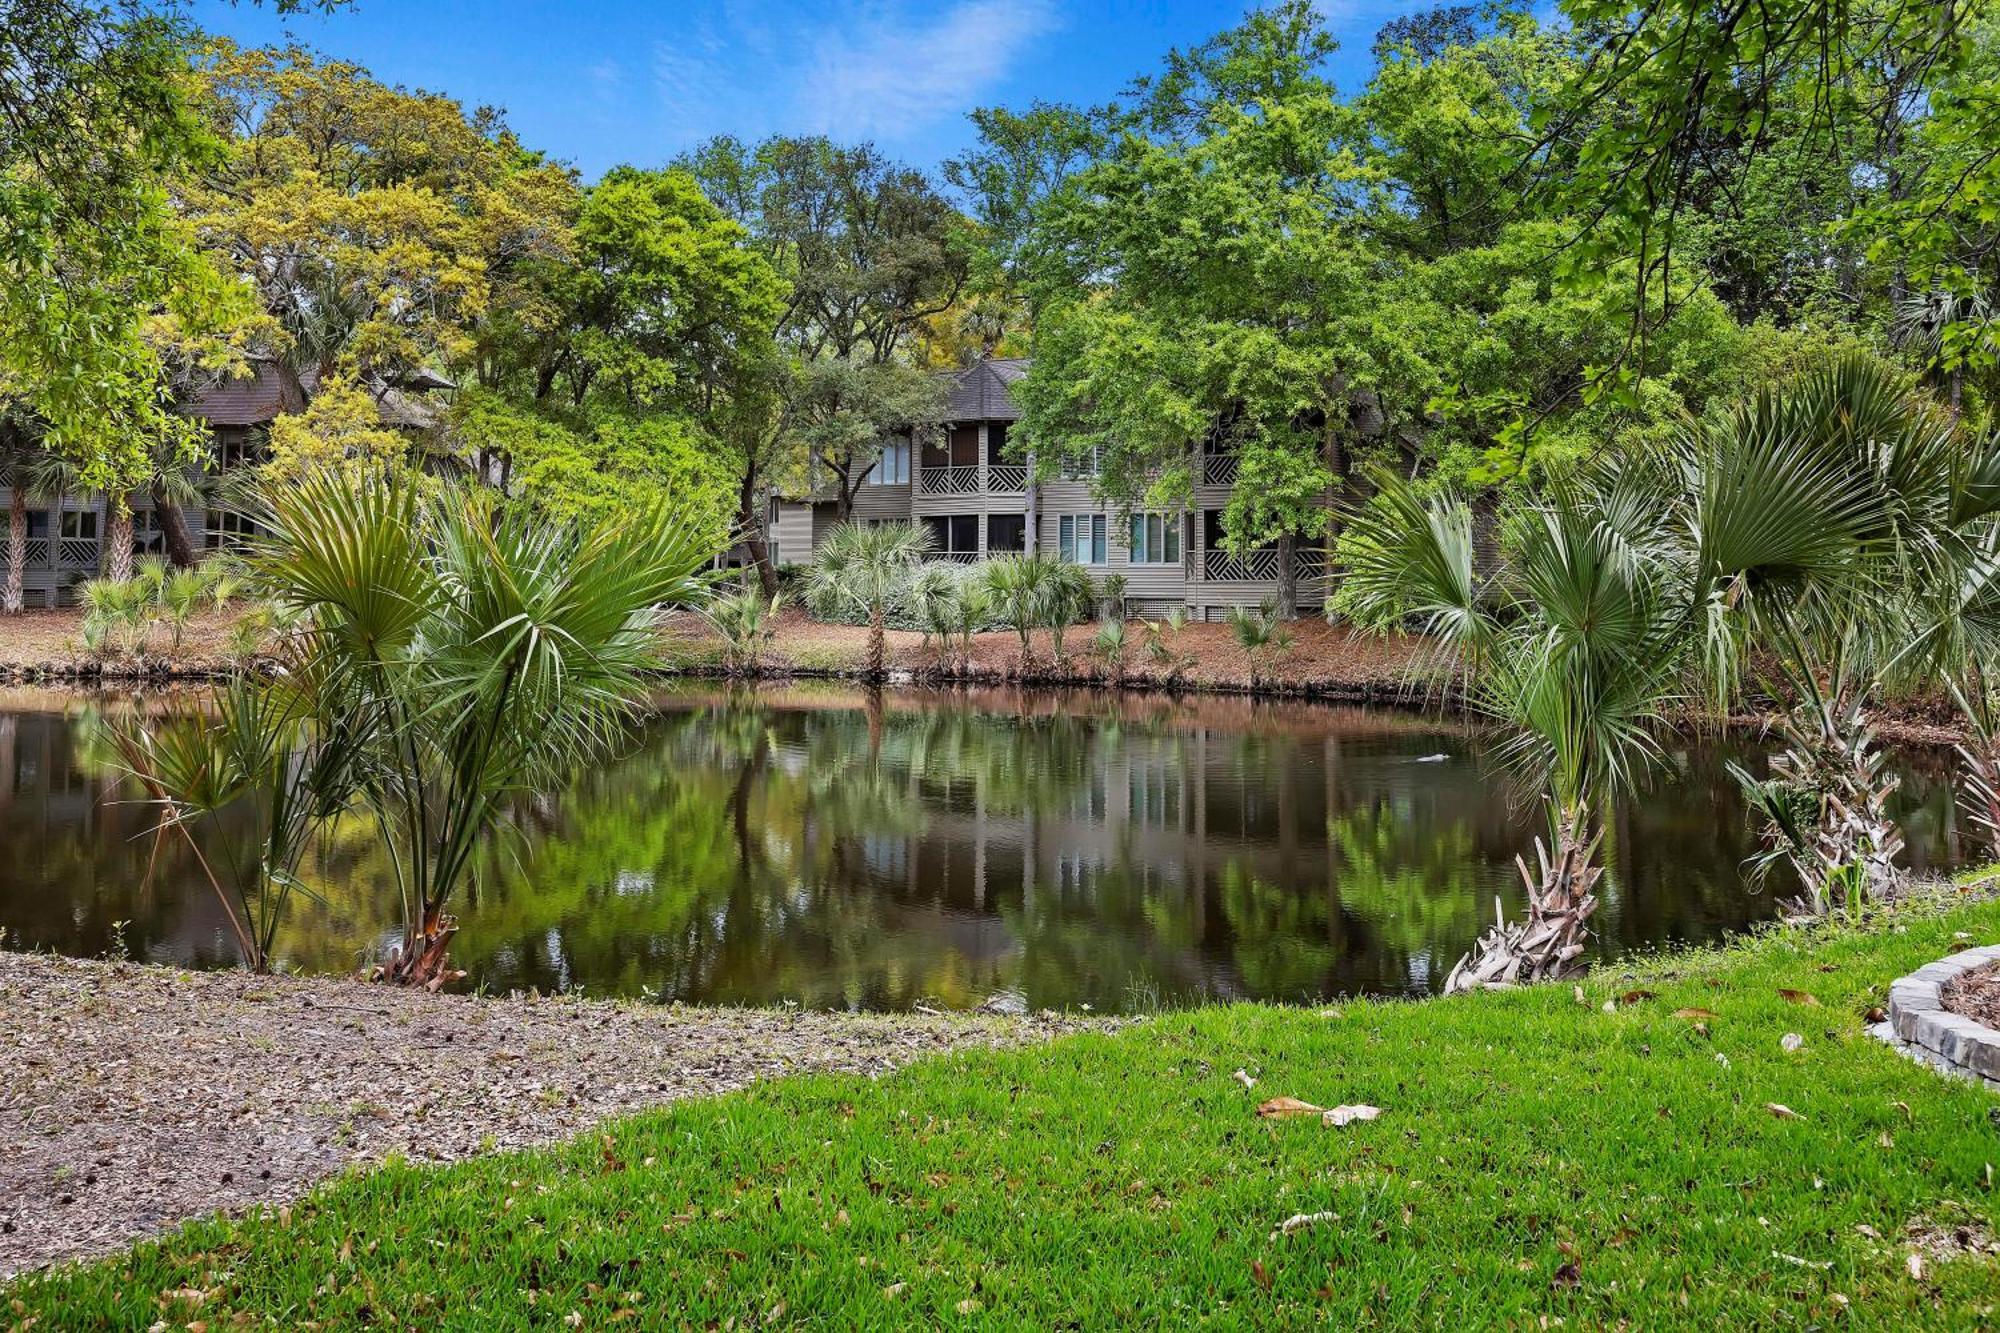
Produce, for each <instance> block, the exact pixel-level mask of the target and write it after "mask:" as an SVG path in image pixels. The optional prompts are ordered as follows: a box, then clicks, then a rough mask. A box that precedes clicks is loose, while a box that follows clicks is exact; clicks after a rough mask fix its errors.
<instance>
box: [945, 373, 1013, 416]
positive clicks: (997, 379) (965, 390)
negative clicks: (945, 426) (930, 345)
mask: <svg viewBox="0 0 2000 1333" xmlns="http://www.w3.org/2000/svg"><path fill="white" fill-rule="evenodd" d="M1027 373H1028V359H1027V358H1026V357H994V358H990V359H988V360H985V361H975V362H973V363H972V364H971V365H969V366H967V367H966V368H965V369H964V370H960V371H954V372H952V384H951V398H950V400H949V402H948V404H947V405H946V407H945V420H947V421H1018V420H1020V417H1021V409H1020V408H1018V407H1016V406H1015V405H1014V395H1013V392H1012V386H1013V384H1014V382H1015V381H1016V380H1018V379H1020V378H1021V377H1022V376H1023V375H1025V374H1027Z"/></svg>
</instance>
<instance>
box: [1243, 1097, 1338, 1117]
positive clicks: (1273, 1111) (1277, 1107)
mask: <svg viewBox="0 0 2000 1333" xmlns="http://www.w3.org/2000/svg"><path fill="white" fill-rule="evenodd" d="M1325 1112H1326V1108H1325V1107H1324V1106H1314V1105H1313V1104H1312V1103H1311V1102H1302V1101H1300V1100H1299V1099H1298V1098H1296V1097H1273V1098H1272V1099H1271V1100H1270V1101H1268V1102H1265V1103H1264V1104H1263V1105H1261V1106H1259V1107H1258V1108H1257V1114H1258V1115H1260V1116H1262V1117H1264V1118H1265V1119H1266V1120H1276V1119H1279V1118H1282V1117H1284V1116H1293V1115H1323V1114H1325Z"/></svg>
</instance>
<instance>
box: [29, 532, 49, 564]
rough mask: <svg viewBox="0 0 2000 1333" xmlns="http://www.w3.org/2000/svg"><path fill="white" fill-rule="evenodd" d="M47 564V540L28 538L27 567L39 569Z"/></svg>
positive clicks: (43, 538)
mask: <svg viewBox="0 0 2000 1333" xmlns="http://www.w3.org/2000/svg"><path fill="white" fill-rule="evenodd" d="M48 563H49V539H48V538H47V537H30V538H28V558H27V567H28V568H29V569H39V568H40V567H41V566H43V565H46V564H48Z"/></svg>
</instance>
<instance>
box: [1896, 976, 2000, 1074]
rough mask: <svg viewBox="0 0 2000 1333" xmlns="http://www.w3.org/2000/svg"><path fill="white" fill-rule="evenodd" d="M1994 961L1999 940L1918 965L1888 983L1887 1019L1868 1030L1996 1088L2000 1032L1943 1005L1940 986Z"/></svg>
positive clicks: (1945, 1068) (1930, 1061)
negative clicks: (1927, 963) (1890, 984)
mask: <svg viewBox="0 0 2000 1333" xmlns="http://www.w3.org/2000/svg"><path fill="white" fill-rule="evenodd" d="M1993 962H2000V944H1996V945H1989V946H1987V947H1986V948H1983V949H1967V950H1965V951H1964V952H1963V953H1955V954H1953V955H1952V956H1951V957H1949V958H1941V959H1939V960H1938V961H1937V962H1935V963H1932V964H1930V965H1929V966H1927V967H1920V968H1918V969H1917V970H1916V971H1915V972H1912V973H1911V974H1910V975H1909V976H1907V977H1903V978H1901V979H1900V980H1898V981H1897V982H1896V983H1895V984H1894V985H1892V986H1890V987H1889V1017H1888V1019H1887V1021H1885V1022H1882V1023H1878V1024H1876V1025H1875V1026H1874V1027H1872V1028H1870V1029H1869V1031H1870V1032H1872V1033H1874V1034H1875V1035H1876V1036H1878V1037H1880V1038H1881V1039H1882V1040H1884V1041H1886V1042H1889V1043H1890V1044H1891V1045H1894V1046H1896V1047H1898V1048H1899V1049H1901V1050H1902V1051H1903V1052H1904V1053H1905V1054H1908V1055H1910V1056H1913V1057H1914V1058H1916V1059H1919V1060H1922V1061H1923V1062H1924V1063H1925V1064H1928V1065H1930V1066H1932V1067H1933V1068H1935V1069H1938V1070H1941V1071H1942V1072H1944V1073H1948V1074H1957V1075H1959V1076H1960V1077H1963V1078H1971V1079H1977V1080H1978V1081H1979V1082H1982V1083H1984V1084H1985V1085H1986V1086H1987V1087H1989V1088H1992V1089H1993V1090H1994V1091H1996V1092H2000V1032H1996V1031H1994V1030H1993V1029H1992V1028H1989V1027H1987V1026H1986V1025H1985V1024H1983V1023H1980V1022H1977V1021H1975V1020H1973V1019H1970V1018H1967V1017H1965V1016H1964V1015H1963V1014H1955V1013H1952V1012H1951V1011H1950V1010H1949V1009H1946V1008H1945V1007H1944V988H1945V987H1946V986H1948V985H1950V984H1951V983H1952V982H1953V981H1956V980H1957V979H1958V978H1959V977H1960V976H1962V975H1964V974H1965V973H1967V972H1972V971H1976V970H1977V969H1979V968H1982V967H1985V966H1987V965H1988V964H1989V963H1993Z"/></svg>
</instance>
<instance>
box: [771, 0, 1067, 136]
mask: <svg viewBox="0 0 2000 1333" xmlns="http://www.w3.org/2000/svg"><path fill="white" fill-rule="evenodd" d="M1055 26H1056V14H1055V7H1054V4H1053V3H1052V0H960V2H959V3H958V4H955V5H952V6H951V7H950V8H947V9H944V10H943V11H942V12H936V11H933V15H932V16H927V17H926V18H925V19H924V20H922V21H918V22H911V21H909V19H908V16H907V15H904V14H896V15H884V16H881V17H878V18H876V19H875V20H874V21H864V22H863V23H861V24H859V25H846V26H843V27H839V28H834V29H832V30H830V31H829V32H828V33H827V34H825V36H824V37H823V38H822V44H821V45H820V48H819V50H818V53H817V55H816V56H815V57H814V59H813V60H812V62H811V63H810V65H809V66H808V67H807V70H806V73H805V76H804V78H803V79H802V80H801V82H800V86H799V92H798V100H797V109H798V111H799V112H800V113H801V114H802V115H803V116H804V118H805V123H807V124H809V125H811V126H812V127H813V128H814V129H817V130H821V131H824V132H826V133H829V134H839V135H843V136H847V137H852V138H864V137H885V138H888V137H894V136H895V135H896V134H897V133H899V132H902V131H906V130H909V129H911V128H914V127H918V126H927V125H930V124H933V123H935V122H937V121H939V120H942V119H946V118H948V117H952V116H957V115H959V114H961V113H962V112H964V111H967V110H969V109H970V108H971V107H972V106H974V105H975V104H976V103H977V102H978V100H979V99H980V98H981V97H982V96H983V95H984V94H985V93H987V92H988V91H990V90H991V89H992V88H993V87H994V86H995V85H997V84H998V83H999V82H1000V81H1001V80H1003V79H1004V78H1006V76H1007V75H1008V73H1009V72H1011V71H1012V69H1013V68H1014V65H1015V62H1016V61H1018V60H1019V59H1020V58H1021V57H1022V56H1023V55H1024V54H1026V53H1027V52H1028V51H1029V50H1030V49H1031V48H1032V47H1033V46H1034V44H1035V43H1036V42H1037V41H1039V40H1040V39H1041V38H1042V37H1044V36H1046V35H1047V34H1048V33H1049V31H1050V30H1052V29H1053V28H1054V27H1055Z"/></svg>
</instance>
